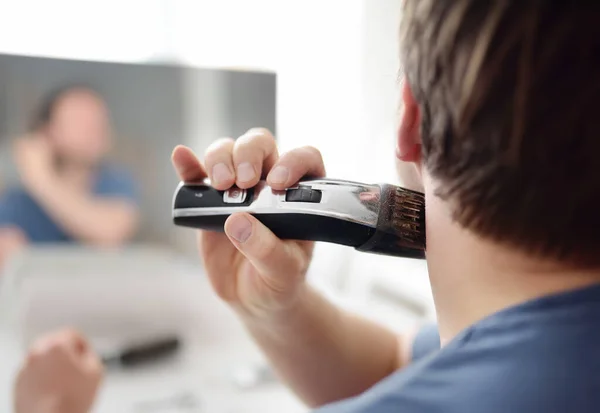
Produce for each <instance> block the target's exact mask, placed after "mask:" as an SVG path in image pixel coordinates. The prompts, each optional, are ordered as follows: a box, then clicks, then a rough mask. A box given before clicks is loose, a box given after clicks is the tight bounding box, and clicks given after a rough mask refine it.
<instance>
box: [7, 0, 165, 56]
mask: <svg viewBox="0 0 600 413" xmlns="http://www.w3.org/2000/svg"><path fill="white" fill-rule="evenodd" d="M0 10H1V12H0V13H1V24H0V52H3V53H15V54H26V55H42V56H51V57H64V58H76V59H91V60H110V61H127V62H135V61H142V60H146V59H149V58H152V57H153V56H154V55H156V54H160V53H161V52H162V50H163V49H164V48H165V36H164V31H165V19H164V1H163V0H87V1H78V0H52V1H45V0H0Z"/></svg>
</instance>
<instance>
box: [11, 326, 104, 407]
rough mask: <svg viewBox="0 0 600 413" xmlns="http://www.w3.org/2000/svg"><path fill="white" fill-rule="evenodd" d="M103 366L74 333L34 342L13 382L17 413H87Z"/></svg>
mask: <svg viewBox="0 0 600 413" xmlns="http://www.w3.org/2000/svg"><path fill="white" fill-rule="evenodd" d="M102 372H103V368H102V363H101V361H100V359H99V358H98V356H97V355H96V354H95V353H94V352H93V350H92V349H91V347H90V346H89V344H88V343H87V342H86V340H85V339H84V338H83V337H82V336H81V335H80V334H78V333H77V332H74V331H71V330H64V331H60V332H58V333H53V334H49V335H47V336H44V337H42V338H40V339H39V340H37V341H36V342H35V343H34V345H33V346H32V347H31V349H30V351H29V354H28V355H27V358H26V360H25V361H24V363H23V366H22V367H21V370H20V371H19V374H18V376H17V380H16V383H15V394H14V400H15V412H16V413H88V412H89V411H90V409H91V407H92V404H93V402H94V399H95V398H96V393H97V391H98V387H99V386H100V383H101V380H102Z"/></svg>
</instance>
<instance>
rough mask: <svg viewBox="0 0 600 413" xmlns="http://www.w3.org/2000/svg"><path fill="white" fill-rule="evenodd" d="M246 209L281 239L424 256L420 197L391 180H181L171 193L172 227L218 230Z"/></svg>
mask: <svg viewBox="0 0 600 413" xmlns="http://www.w3.org/2000/svg"><path fill="white" fill-rule="evenodd" d="M236 212H247V213H249V214H251V215H253V216H254V217H255V218H256V219H258V220H259V221H260V222H262V223H263V224H264V225H265V226H267V227H268V228H269V229H270V230H271V231H272V232H273V233H274V234H275V235H276V236H277V237H279V238H281V239H292V240H305V241H320V242H329V243H334V244H339V245H345V246H349V247H354V248H355V249H356V250H358V251H362V252H368V253H375V254H384V255H391V256H397V257H404V258H420V259H422V258H425V199H424V195H423V194H422V193H419V192H415V191H412V190H409V189H405V188H402V187H398V186H395V185H390V184H363V183H359V182H351V181H344V180H334V179H326V178H323V179H307V180H302V181H300V182H299V183H298V184H297V185H296V186H294V187H291V188H288V189H285V190H275V189H273V188H271V187H269V186H268V185H267V183H266V182H265V181H260V182H259V183H258V184H257V185H256V186H255V187H253V188H249V189H241V188H238V187H232V188H230V189H228V190H226V191H220V190H216V189H214V188H213V187H212V186H211V185H210V182H209V181H208V180H205V181H202V182H181V183H180V184H179V186H178V187H177V189H176V190H175V194H174V196H173V222H174V223H175V225H178V226H182V227H189V228H197V229H201V230H208V231H220V232H223V231H224V229H223V227H224V224H225V221H226V220H227V218H228V217H229V216H230V215H231V214H233V213H236Z"/></svg>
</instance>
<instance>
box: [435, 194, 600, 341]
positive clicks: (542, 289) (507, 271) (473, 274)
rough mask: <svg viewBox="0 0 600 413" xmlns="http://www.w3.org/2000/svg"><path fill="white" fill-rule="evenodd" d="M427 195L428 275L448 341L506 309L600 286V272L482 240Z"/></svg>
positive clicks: (441, 324)
mask: <svg viewBox="0 0 600 413" xmlns="http://www.w3.org/2000/svg"><path fill="white" fill-rule="evenodd" d="M426 196H427V199H426V204H427V254H428V256H427V259H428V268H429V277H430V280H431V286H432V290H433V295H434V300H435V305H436V310H437V316H438V323H439V328H440V335H441V339H442V342H443V343H447V342H448V341H450V340H451V339H452V338H453V337H454V336H456V335H457V334H458V333H459V332H460V331H462V330H463V329H465V328H467V327H469V326H470V325H472V324H474V323H476V322H477V321H479V320H481V319H483V318H485V317H487V316H489V315H492V314H494V313H496V312H498V311H500V310H503V309H505V308H508V307H511V306H514V305H517V304H520V303H523V302H525V301H528V300H531V299H535V298H539V297H542V296H545V295H550V294H555V293H560V292H564V291H568V290H573V289H577V288H582V287H585V286H588V285H592V284H596V283H600V271H576V270H568V269H565V268H564V267H560V266H558V265H556V264H554V263H548V262H545V261H539V260H533V259H531V258H529V257H527V256H525V255H524V254H521V253H519V252H518V251H514V250H511V249H509V248H506V247H503V246H499V245H497V244H494V243H492V242H489V241H487V240H483V239H481V238H479V237H477V236H476V235H474V234H473V233H471V232H470V231H467V230H464V229H463V228H461V227H460V226H459V225H458V224H456V223H455V222H453V221H452V219H451V218H450V216H449V210H448V207H447V205H446V204H445V203H444V202H443V201H441V200H440V199H439V198H437V197H435V196H434V195H433V194H427V195H426Z"/></svg>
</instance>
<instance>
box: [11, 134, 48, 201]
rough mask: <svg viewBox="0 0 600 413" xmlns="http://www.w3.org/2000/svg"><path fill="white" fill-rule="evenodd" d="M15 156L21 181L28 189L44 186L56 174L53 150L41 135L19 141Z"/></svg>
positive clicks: (16, 143)
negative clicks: (53, 163)
mask: <svg viewBox="0 0 600 413" xmlns="http://www.w3.org/2000/svg"><path fill="white" fill-rule="evenodd" d="M14 154H15V162H16V164H17V168H18V170H19V175H20V177H21V181H22V182H23V185H25V187H26V188H28V189H31V188H35V187H37V186H38V185H43V184H44V182H46V179H47V178H48V177H49V176H51V174H53V173H54V168H53V165H52V162H53V155H52V148H51V147H50V144H49V143H48V142H47V140H46V139H45V138H44V137H43V136H41V135H33V136H26V137H23V138H19V139H17V141H16V142H15V146H14Z"/></svg>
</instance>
